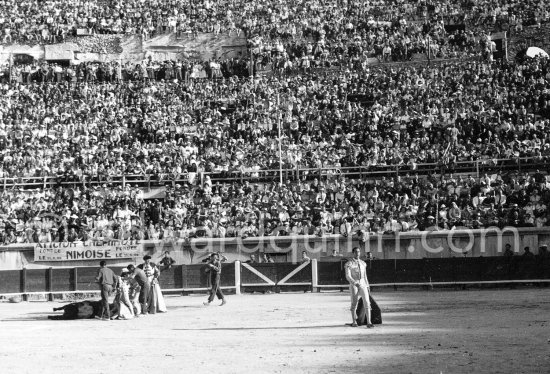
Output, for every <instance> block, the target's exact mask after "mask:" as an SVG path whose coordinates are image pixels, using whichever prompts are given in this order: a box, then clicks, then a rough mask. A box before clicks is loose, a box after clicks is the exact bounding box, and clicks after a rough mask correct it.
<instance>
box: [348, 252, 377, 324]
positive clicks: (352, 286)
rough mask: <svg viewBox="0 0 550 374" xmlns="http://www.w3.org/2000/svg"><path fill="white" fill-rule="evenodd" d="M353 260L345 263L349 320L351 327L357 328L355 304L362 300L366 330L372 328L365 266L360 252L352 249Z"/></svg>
mask: <svg viewBox="0 0 550 374" xmlns="http://www.w3.org/2000/svg"><path fill="white" fill-rule="evenodd" d="M352 253H353V258H352V259H351V260H349V261H348V262H347V263H346V266H345V267H346V279H347V280H348V282H349V290H350V292H351V318H352V323H351V326H352V327H357V304H358V303H359V297H361V298H363V305H364V306H365V312H366V313H367V328H373V327H374V325H373V324H372V321H371V305H370V299H369V281H368V279H367V264H366V263H365V262H364V261H363V260H361V259H360V258H359V257H360V256H361V250H360V249H359V247H354V248H353V250H352Z"/></svg>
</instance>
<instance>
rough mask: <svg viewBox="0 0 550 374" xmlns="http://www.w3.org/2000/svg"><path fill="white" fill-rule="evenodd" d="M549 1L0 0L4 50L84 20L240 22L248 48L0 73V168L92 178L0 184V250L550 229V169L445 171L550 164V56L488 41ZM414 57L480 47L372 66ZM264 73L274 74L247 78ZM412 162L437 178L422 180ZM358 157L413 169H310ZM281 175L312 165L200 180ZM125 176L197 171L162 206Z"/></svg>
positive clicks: (117, 23)
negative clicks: (520, 53) (378, 173)
mask: <svg viewBox="0 0 550 374" xmlns="http://www.w3.org/2000/svg"><path fill="white" fill-rule="evenodd" d="M549 4H550V3H547V2H544V1H535V0H531V1H520V0H501V1H492V0H491V1H489V0H465V1H460V2H451V1H439V0H435V1H400V0H392V1H377V0H374V1H366V0H365V1H346V0H341V1H334V2H324V1H319V0H314V1H307V2H306V1H293V2H288V1H279V2H275V3H274V2H272V1H270V2H269V3H267V2H265V1H255V2H247V1H242V0H238V1H218V2H213V1H209V0H205V1H189V0H172V1H160V2H159V1H154V0H144V1H115V0H93V1H70V2H59V1H55V0H50V1H38V0H27V1H19V0H17V1H14V0H0V43H12V42H24V43H56V42H61V41H64V40H66V39H67V38H68V37H74V36H76V35H77V33H81V32H80V31H78V32H77V30H80V29H85V30H84V32H83V33H84V34H121V33H124V34H127V35H141V37H143V38H144V39H147V38H150V37H153V36H156V35H159V34H164V33H169V32H174V33H177V34H179V35H180V36H181V35H183V34H190V33H191V34H196V33H198V32H212V33H215V34H220V33H226V32H229V33H235V34H236V35H240V33H241V32H243V33H244V34H245V35H246V37H247V38H248V39H249V42H250V49H251V55H252V56H253V58H252V60H251V61H250V60H248V57H247V56H241V58H236V59H226V60H212V61H191V60H177V61H154V60H153V59H152V58H149V59H147V60H145V61H134V62H132V63H121V62H116V61H113V62H102V63H98V62H83V63H81V64H79V65H70V66H62V65H59V64H55V63H42V62H36V63H31V64H22V65H21V64H12V63H10V64H5V65H4V66H0V178H6V179H15V180H16V181H17V180H19V179H20V178H31V179H32V178H36V179H37V180H40V178H43V177H51V176H55V177H57V180H58V181H70V182H73V183H74V185H75V186H82V187H74V188H69V187H66V186H67V185H66V184H64V185H63V186H65V187H61V186H59V187H56V188H51V189H50V188H48V189H40V190H37V191H30V190H21V189H13V190H11V189H6V188H4V189H3V192H2V199H1V201H0V218H1V220H2V222H1V223H0V236H1V237H0V243H6V244H10V243H30V242H33V243H34V242H50V241H71V242H73V241H78V240H88V239H98V240H110V239H166V240H170V239H178V238H179V239H189V238H192V237H204V236H213V237H235V236H240V237H248V236H256V235H274V236H275V235H319V236H322V235H328V234H342V235H348V236H349V235H357V236H365V235H368V234H370V233H396V232H401V231H414V230H433V229H437V228H440V229H457V228H461V227H467V228H481V227H488V226H505V225H512V226H521V227H524V226H526V227H529V226H531V227H541V226H545V225H547V221H548V213H547V204H548V203H549V202H550V193H549V188H548V185H547V183H546V172H547V171H546V170H545V171H543V172H538V171H537V172H536V173H531V174H526V173H516V174H510V175H507V174H501V173H497V174H495V175H491V176H484V177H483V178H481V179H474V178H471V177H468V178H463V177H454V176H453V175H452V174H450V172H452V170H453V167H454V165H456V163H457V162H459V161H479V160H481V161H482V162H485V163H492V164H498V159H500V158H507V159H514V158H519V157H532V158H534V159H536V160H539V161H545V160H548V159H550V131H549V126H550V89H549V88H548V87H549V84H550V61H549V59H544V58H534V59H525V60H521V61H510V62H506V61H500V60H499V61H492V58H491V56H492V55H491V51H492V49H491V48H492V44H491V42H490V40H489V38H488V35H489V33H490V32H491V31H497V30H499V29H506V27H508V29H507V30H512V29H513V30H514V31H516V30H520V29H521V28H522V27H523V25H526V26H527V25H532V24H535V25H536V24H541V23H544V22H548V21H549V20H550V16H549V9H548V7H549ZM461 24H467V25H468V27H467V29H466V30H462V28H461V27H454V28H453V27H451V28H449V27H448V26H453V25H461ZM446 26H447V27H446ZM415 53H429V54H430V55H432V56H433V57H442V58H444V57H468V56H476V57H479V56H483V57H482V58H476V59H475V60H471V61H460V62H443V63H438V64H430V65H424V64H422V65H412V64H404V65H399V66H391V65H382V66H373V65H369V64H368V63H367V62H368V61H367V59H368V58H372V57H376V58H378V59H379V60H381V61H387V62H389V61H402V60H409V59H411V58H412V56H413V54H415ZM267 65H271V68H272V71H273V74H271V75H266V76H264V75H262V74H252V77H250V76H249V75H250V72H257V71H260V70H264V68H265V67H266V66H267ZM333 65H338V66H339V69H323V70H317V69H314V68H315V67H331V66H333ZM279 160H281V161H282V165H280V163H279ZM420 163H435V164H437V165H439V166H440V167H441V170H444V171H445V172H444V173H443V176H442V177H441V178H435V177H434V176H429V177H427V178H425V177H424V176H418V175H416V173H415V170H416V169H417V166H418V164H420ZM358 166H360V167H363V168H364V170H366V171H368V170H373V169H375V168H378V167H385V166H388V167H399V168H400V169H401V170H406V171H408V172H409V173H410V174H407V175H403V174H401V177H396V178H388V179H382V180H378V181H376V182H373V181H372V180H361V179H357V180H346V179H342V178H339V177H337V174H334V175H329V176H328V177H327V178H321V177H319V178H318V179H315V180H313V178H314V177H315V176H316V171H312V170H318V169H319V168H328V169H331V170H334V171H335V173H336V172H337V171H338V170H340V169H341V168H342V167H358ZM279 167H281V168H284V169H292V170H302V173H301V174H300V181H299V182H296V183H292V184H291V183H289V184H287V185H278V184H275V183H254V182H252V183H250V182H242V183H231V184H228V183H225V184H216V183H214V184H212V183H211V182H210V180H209V178H206V181H205V183H204V184H202V183H198V178H197V175H199V174H200V173H202V172H206V173H207V174H210V175H215V176H216V177H221V178H224V177H226V176H227V175H229V173H232V172H237V173H239V174H240V175H242V176H243V177H244V179H250V180H252V181H256V180H258V177H259V174H260V172H261V171H264V170H270V169H271V170H273V169H275V170H277V169H279ZM114 175H117V176H120V175H138V176H146V175H148V176H151V175H153V176H156V178H155V180H157V181H162V180H164V179H171V180H179V179H182V176H185V177H186V179H187V180H188V183H186V184H184V185H175V186H173V187H171V186H168V187H166V197H165V198H163V199H159V200H151V199H144V195H143V191H142V190H141V189H140V188H138V187H137V186H135V185H134V186H130V185H127V184H126V185H125V186H124V187H123V186H116V185H111V184H109V180H110V177H111V176H114ZM98 180H99V181H105V182H106V184H102V183H103V182H101V183H100V184H99V185H98V184H97V181H98ZM92 182H93V183H95V184H94V185H92Z"/></svg>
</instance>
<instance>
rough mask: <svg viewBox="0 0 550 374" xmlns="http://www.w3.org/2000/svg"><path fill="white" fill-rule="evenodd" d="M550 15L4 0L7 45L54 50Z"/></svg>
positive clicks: (444, 4) (430, 5)
mask: <svg viewBox="0 0 550 374" xmlns="http://www.w3.org/2000/svg"><path fill="white" fill-rule="evenodd" d="M548 8H549V6H548V3H547V2H545V1H543V0H528V1H523V0H501V1H492V0H462V1H449V0H431V1H430V0H428V1H426V0H410V1H400V0H391V1H387V0H385V1H381V0H360V1H347V0H339V1H331V2H325V1H320V0H313V1H312V0H308V1H304V0H294V1H277V2H272V1H269V2H268V1H265V0H262V1H254V2H249V1H244V0H234V1H210V0H204V1H191V0H169V1H158V0H145V1H135V0H133V1H131V0H124V1H122V0H92V1H59V0H49V1H42V0H1V1H0V32H1V35H0V41H2V42H3V43H10V42H14V41H17V42H23V43H33V42H40V43H55V42H62V41H64V40H65V39H66V38H67V37H68V36H72V35H77V32H78V30H84V31H85V33H89V34H93V33H100V34H101V33H102V34H127V35H141V36H142V37H144V38H148V37H151V36H154V35H158V34H162V33H168V32H175V33H179V34H184V33H197V32H212V33H218V34H219V33H222V32H235V33H240V32H241V30H242V31H244V32H245V33H247V34H248V35H265V36H267V37H273V36H280V37H301V36H304V37H309V36H313V37H315V38H316V39H317V41H319V40H324V37H325V36H326V40H338V39H339V38H340V37H341V36H342V35H351V34H355V35H361V34H362V33H363V32H364V31H366V30H369V29H370V26H371V25H372V24H373V23H375V22H380V21H383V22H390V23H394V24H395V25H403V24H406V23H407V22H408V21H409V22H411V21H414V22H428V23H433V24H434V25H433V26H434V27H437V26H436V25H435V24H436V23H438V22H443V21H445V22H451V21H452V22H454V23H464V22H468V23H470V24H472V25H484V26H495V25H500V24H504V23H505V24H507V25H510V26H512V27H521V25H523V24H537V23H541V22H545V21H548V20H549V19H550V14H549V9H548ZM393 32H398V31H397V30H393ZM413 37H414V34H413Z"/></svg>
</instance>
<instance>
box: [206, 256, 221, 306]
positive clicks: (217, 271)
mask: <svg viewBox="0 0 550 374" xmlns="http://www.w3.org/2000/svg"><path fill="white" fill-rule="evenodd" d="M223 258H224V259H225V257H223ZM206 266H208V270H209V271H210V284H211V285H212V288H211V289H210V296H209V297H208V301H205V302H204V305H206V306H208V305H210V303H211V302H212V301H214V296H217V297H218V299H220V300H221V301H222V303H221V304H220V306H222V305H225V304H226V301H225V296H224V295H223V292H222V289H221V288H220V277H221V274H222V260H220V256H219V254H218V253H212V254H211V255H210V258H209V259H208V262H207V264H206Z"/></svg>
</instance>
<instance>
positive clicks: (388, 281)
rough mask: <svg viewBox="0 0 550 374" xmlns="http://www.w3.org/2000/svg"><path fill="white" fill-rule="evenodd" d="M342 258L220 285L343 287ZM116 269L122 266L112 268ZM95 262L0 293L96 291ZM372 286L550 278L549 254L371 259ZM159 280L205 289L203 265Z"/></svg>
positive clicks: (236, 276)
mask: <svg viewBox="0 0 550 374" xmlns="http://www.w3.org/2000/svg"><path fill="white" fill-rule="evenodd" d="M345 261H346V260H344V259H342V260H338V259H335V261H329V262H324V261H317V260H312V261H310V262H305V263H302V264H295V263H288V262H287V263H264V264H249V263H241V262H239V261H235V262H234V263H228V264H223V267H222V275H221V284H222V288H223V289H226V290H235V293H237V294H240V293H241V290H245V291H247V290H256V289H264V290H265V289H272V290H274V291H277V292H278V291H282V290H283V291H284V290H290V289H296V288H298V289H304V290H313V291H320V290H322V289H326V288H340V289H342V288H346V287H348V282H347V281H346V277H345V268H344V266H345ZM111 269H112V270H113V271H115V273H117V274H118V273H120V271H121V270H122V267H111ZM97 270H98V268H97V267H75V268H48V269H22V270H6V271H0V296H11V295H23V297H24V298H26V297H27V296H28V295H32V294H44V295H48V297H49V299H50V300H52V299H53V297H54V295H55V294H66V293H94V292H99V291H98V290H97V289H98V288H97V285H96V284H95V282H94V280H95V276H96V274H97ZM367 274H368V277H369V282H370V284H371V286H373V287H376V286H394V287H397V286H437V285H464V284H499V283H547V282H548V283H550V259H549V258H539V257H531V258H527V257H521V256H515V257H478V258H434V259H412V260H399V259H394V260H370V261H368V262H367ZM160 285H161V288H162V289H163V290H164V291H165V292H185V293H187V292H204V291H206V290H208V289H209V288H210V281H209V276H208V274H207V273H206V272H205V266H204V265H203V264H194V265H177V266H174V267H172V268H170V269H166V270H163V271H162V272H161V276H160Z"/></svg>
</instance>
